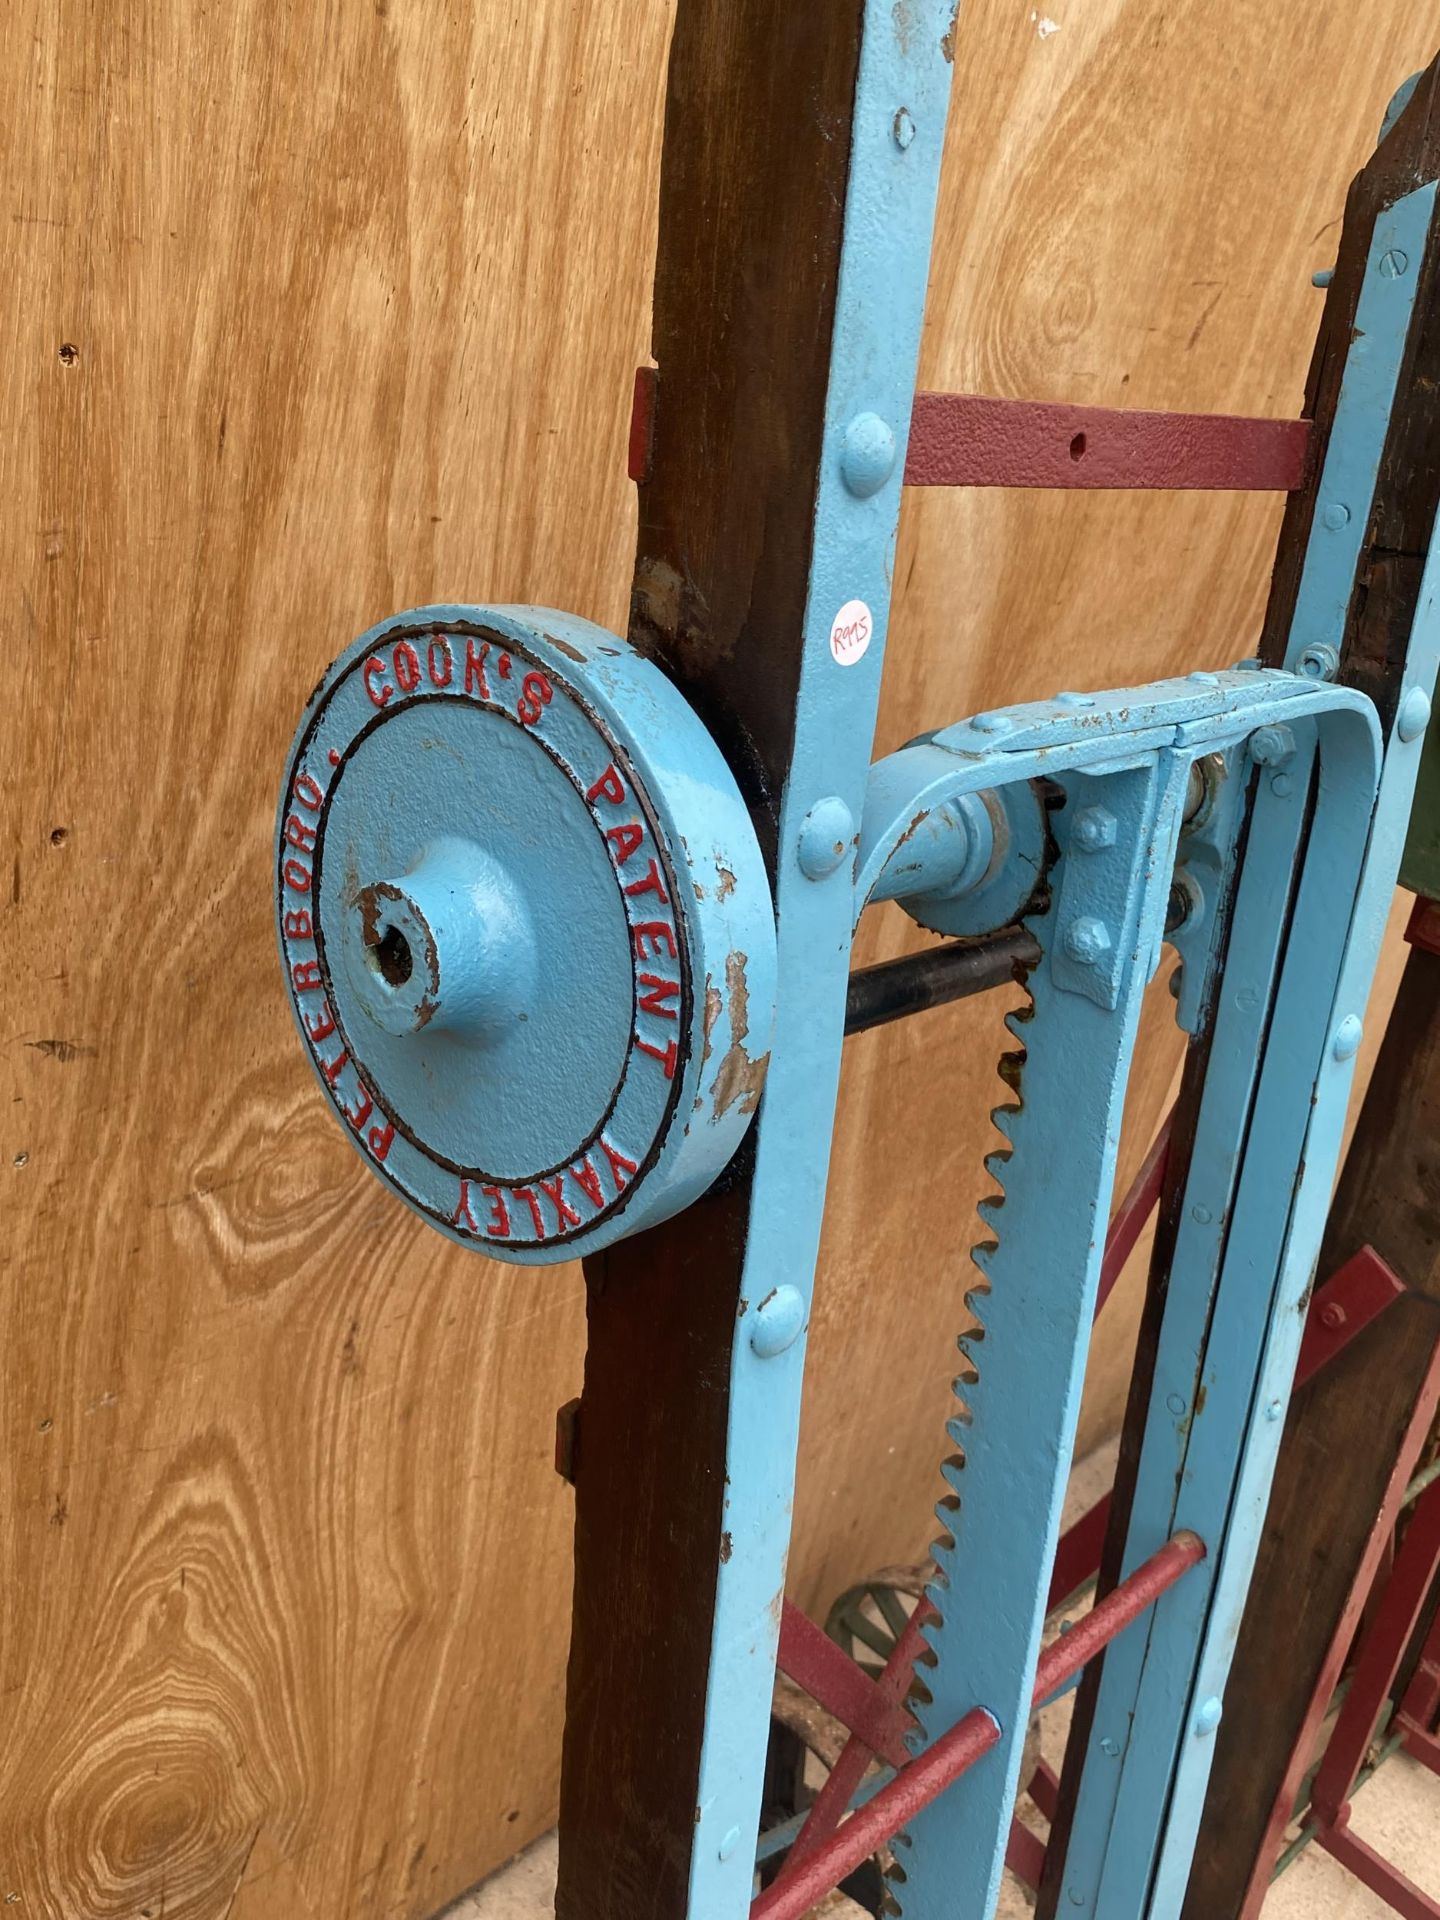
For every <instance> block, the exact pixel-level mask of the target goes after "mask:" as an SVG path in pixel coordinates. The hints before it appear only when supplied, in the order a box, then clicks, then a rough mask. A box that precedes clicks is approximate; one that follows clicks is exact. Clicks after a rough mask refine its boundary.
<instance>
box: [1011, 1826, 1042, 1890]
mask: <svg viewBox="0 0 1440 1920" xmlns="http://www.w3.org/2000/svg"><path fill="white" fill-rule="evenodd" d="M1005 1864H1006V1866H1007V1867H1009V1869H1010V1871H1011V1872H1012V1873H1013V1874H1014V1876H1015V1878H1016V1879H1017V1880H1019V1881H1022V1882H1023V1883H1024V1885H1026V1886H1027V1887H1029V1889H1030V1891H1031V1892H1032V1893H1038V1892H1039V1890H1040V1876H1041V1874H1042V1873H1044V1871H1045V1842H1044V1841H1043V1840H1042V1839H1041V1838H1040V1836H1039V1834H1038V1833H1032V1832H1031V1831H1030V1829H1029V1827H1026V1826H1022V1825H1021V1824H1020V1822H1019V1821H1018V1820H1012V1821H1011V1822H1010V1838H1009V1839H1008V1840H1007V1841H1006V1843H1005Z"/></svg>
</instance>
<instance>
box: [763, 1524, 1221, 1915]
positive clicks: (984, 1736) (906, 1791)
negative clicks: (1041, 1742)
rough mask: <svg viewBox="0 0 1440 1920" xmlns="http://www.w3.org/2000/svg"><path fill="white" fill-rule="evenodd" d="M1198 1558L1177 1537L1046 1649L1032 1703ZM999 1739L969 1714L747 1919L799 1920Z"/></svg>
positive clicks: (1193, 1539)
mask: <svg viewBox="0 0 1440 1920" xmlns="http://www.w3.org/2000/svg"><path fill="white" fill-rule="evenodd" d="M1204 1558H1205V1543H1204V1541H1203V1540H1201V1539H1200V1537H1199V1535H1198V1534H1194V1533H1188V1532H1182V1533H1177V1534H1176V1535H1175V1537H1174V1539H1173V1540H1168V1541H1167V1542H1166V1543H1165V1545H1164V1546H1163V1547H1161V1549H1160V1551H1159V1552H1158V1553H1155V1554H1152V1555H1151V1557H1150V1558H1149V1559H1148V1560H1147V1561H1145V1563H1144V1564H1143V1565H1142V1566H1139V1567H1137V1568H1136V1570H1135V1572H1134V1573H1133V1574H1131V1576H1130V1578H1129V1579H1128V1580H1122V1581H1121V1583H1120V1585H1119V1586H1118V1587H1116V1588H1115V1589H1114V1591H1113V1592H1112V1593H1109V1594H1107V1595H1106V1597H1105V1598H1104V1599H1103V1600H1101V1601H1100V1602H1099V1603H1098V1604H1097V1605H1096V1606H1095V1608H1094V1609H1093V1611H1092V1612H1090V1613H1088V1614H1087V1615H1086V1616H1085V1618H1084V1619H1083V1620H1081V1621H1079V1622H1078V1623H1077V1624H1076V1626H1075V1627H1074V1628H1072V1630H1071V1631H1070V1632H1069V1633H1067V1634H1064V1635H1062V1636H1061V1638H1060V1639H1059V1640H1057V1641H1055V1642H1054V1644H1053V1645H1052V1646H1049V1647H1047V1648H1046V1649H1045V1651H1044V1652H1043V1653H1042V1654H1041V1656H1040V1660H1039V1663H1038V1665H1037V1666H1036V1669H1035V1691H1034V1695H1033V1698H1034V1699H1035V1701H1036V1702H1039V1701H1041V1700H1045V1699H1048V1698H1049V1696H1050V1695H1051V1694H1052V1693H1054V1692H1055V1690H1056V1688H1057V1687H1059V1686H1062V1685H1063V1684H1064V1682H1065V1681H1066V1680H1068V1679H1070V1678H1071V1677H1072V1676H1073V1675H1074V1674H1076V1673H1078V1672H1079V1670H1080V1668H1081V1667H1083V1666H1084V1665H1085V1663H1086V1661H1088V1660H1093V1659H1094V1657H1095V1655H1096V1654H1097V1653H1099V1652H1100V1650H1101V1648H1102V1647H1106V1646H1108V1645H1109V1644H1110V1642H1111V1641H1112V1640H1113V1639H1114V1638H1115V1637H1116V1635H1117V1634H1119V1633H1121V1632H1123V1631H1124V1629H1125V1628H1126V1627H1128V1626H1129V1625H1130V1623H1131V1621H1132V1620H1136V1619H1138V1618H1139V1616H1140V1615H1141V1614H1142V1613H1144V1612H1145V1611H1146V1610H1147V1609H1148V1608H1150V1607H1153V1606H1154V1605H1155V1602H1156V1601H1157V1600H1159V1599H1160V1597H1161V1595H1162V1594H1165V1593H1168V1592H1169V1590H1170V1588H1171V1587H1173V1586H1174V1585H1175V1582H1176V1581H1177V1580H1179V1579H1180V1578H1181V1577H1182V1575H1184V1574H1185V1573H1187V1572H1188V1571H1189V1570H1190V1568H1191V1567H1193V1566H1196V1565H1197V1564H1198V1563H1199V1562H1200V1561H1201V1560H1203V1559H1204ZM999 1737H1000V1729H999V1728H998V1726H997V1725H996V1724H995V1721H994V1720H993V1719H992V1718H991V1716H990V1715H989V1714H988V1713H987V1712H986V1711H985V1709H984V1708H983V1707H975V1708H973V1709H972V1710H971V1711H970V1712H969V1713H967V1714H966V1715H965V1718H964V1719H963V1720H961V1721H959V1722H958V1723H957V1724H956V1725H955V1726H953V1727H951V1728H950V1730H949V1732H948V1733H942V1734H941V1735H940V1737H939V1739H938V1740H936V1741H934V1742H933V1743H932V1744H931V1745H930V1746H928V1747H927V1748H926V1749H925V1751H924V1752H923V1753H921V1754H918V1755H917V1756H916V1757H915V1759H913V1760H911V1761H910V1763H909V1765H908V1766H906V1767H905V1768H904V1769H903V1770H902V1771H901V1772H900V1773H898V1774H897V1775H896V1776H895V1778H894V1779H893V1780H892V1781H891V1782H890V1784H889V1785H888V1786H886V1787H882V1788H881V1789H880V1791H879V1793H877V1794H876V1795H875V1798H874V1799H873V1800H870V1801H868V1802H867V1803H866V1804H865V1805H864V1806H863V1807H860V1808H857V1810H856V1811H855V1812H854V1813H853V1814H851V1816H850V1818H849V1819H848V1820H847V1821H846V1822H845V1824H844V1826H843V1827H841V1828H840V1830H839V1831H838V1832H837V1833H835V1834H832V1836H831V1837H830V1839H828V1840H827V1841H826V1842H825V1844H824V1846H822V1847H819V1848H817V1849H816V1851H815V1852H814V1853H813V1854H811V1856H810V1858H809V1859H808V1860H807V1861H805V1862H804V1864H803V1865H802V1866H800V1867H799V1868H798V1869H797V1870H796V1872H795V1873H793V1874H790V1875H787V1876H786V1877H784V1878H783V1879H780V1880H777V1881H776V1882H775V1884H774V1885H773V1886H771V1887H768V1888H767V1889H766V1891H765V1892H764V1893H762V1894H761V1896H760V1898H759V1899H758V1900H757V1901H756V1902H755V1903H754V1905H753V1906H752V1907H751V1909H750V1920H802V1917H803V1916H804V1915H805V1914H807V1913H809V1911H810V1909H811V1908H812V1907H813V1906H814V1905H815V1904H816V1902H817V1901H819V1900H822V1899H823V1898H824V1897H825V1895H826V1894H827V1893H830V1892H831V1891H832V1890H833V1889H834V1888H835V1887H837V1886H838V1885H839V1883H840V1882H841V1881H842V1880H843V1879H844V1878H845V1876H846V1874H847V1873H850V1872H851V1871H852V1870H853V1869H854V1868H855V1867H857V1866H859V1864H860V1862H861V1861H862V1860H866V1859H868V1858H869V1856H870V1855H871V1854H872V1853H874V1852H875V1850H876V1848H877V1847H880V1846H882V1845H883V1844H884V1843H885V1841H887V1840H889V1839H891V1838H892V1837H893V1836H894V1835H895V1834H897V1833H899V1832H900V1831H901V1829H902V1828H903V1827H905V1826H906V1825H907V1824H908V1822H909V1821H911V1820H912V1819H913V1818H914V1817H915V1815H916V1814H917V1813H919V1812H920V1810H921V1808H922V1807H927V1806H929V1804H930V1802H931V1801H932V1800H936V1799H938V1798H939V1796H940V1795H941V1794H942V1793H943V1792H944V1791H945V1789H946V1788H947V1787H949V1786H951V1785H952V1784H953V1783H954V1782H955V1781H956V1780H958V1779H959V1778H960V1776H961V1774H962V1773H966V1772H968V1771H969V1769H970V1768H971V1767H973V1766H974V1764H975V1762H976V1761H977V1760H979V1759H981V1758H982V1757H983V1756H984V1755H985V1754H986V1753H988V1752H989V1750H990V1748H991V1747H993V1746H994V1744H995V1742H996V1741H997V1740H998V1739H999Z"/></svg>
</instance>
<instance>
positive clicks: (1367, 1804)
mask: <svg viewBox="0 0 1440 1920" xmlns="http://www.w3.org/2000/svg"><path fill="white" fill-rule="evenodd" d="M1113 1474H1114V1454H1113V1450H1111V1449H1104V1450H1102V1452H1101V1453H1100V1454H1099V1455H1092V1456H1091V1457H1090V1459H1088V1460H1086V1461H1085V1462H1084V1463H1083V1464H1082V1465H1081V1466H1080V1467H1079V1468H1077V1469H1076V1472H1075V1474H1074V1476H1073V1479H1072V1481H1071V1489H1070V1499H1069V1501H1068V1502H1067V1509H1068V1511H1067V1518H1068V1517H1070V1516H1071V1515H1073V1514H1075V1513H1080V1512H1084V1511H1085V1509H1086V1508H1087V1507H1089V1506H1090V1505H1091V1504H1092V1502H1093V1501H1094V1500H1095V1499H1097V1498H1098V1497H1099V1495H1100V1494H1101V1493H1102V1492H1103V1491H1104V1490H1105V1488H1106V1487H1107V1486H1108V1485H1109V1484H1110V1481H1111V1479H1112V1478H1113ZM1072 1704H1073V1702H1072V1698H1071V1697H1068V1696H1067V1698H1065V1699H1064V1700H1061V1701H1059V1702H1057V1703H1056V1705H1055V1706H1054V1707H1052V1708H1050V1709H1049V1710H1048V1711H1047V1712H1046V1714H1045V1715H1044V1716H1043V1720H1042V1725H1041V1747H1042V1749H1043V1751H1044V1754H1045V1757H1046V1759H1047V1760H1049V1762H1050V1763H1051V1765H1052V1766H1056V1767H1058V1765H1059V1763H1060V1760H1061V1758H1062V1756H1063V1754H1064V1751H1065V1740H1066V1736H1067V1734H1068V1732H1069V1727H1070V1710H1071V1706H1072ZM1027 1807H1028V1802H1022V1816H1021V1817H1022V1818H1026V1817H1027V1816H1026V1813H1025V1812H1024V1811H1023V1809H1025V1808H1027ZM1030 1812H1031V1814H1033V1809H1030ZM1031 1824H1034V1825H1035V1827H1036V1829H1037V1831H1039V1832H1040V1833H1042V1834H1043V1833H1044V1831H1045V1827H1044V1823H1043V1822H1042V1821H1041V1820H1040V1819H1039V1818H1038V1816H1035V1817H1034V1818H1033V1820H1032V1821H1031ZM1351 1824H1352V1826H1353V1828H1354V1830H1355V1832H1356V1833H1358V1834H1359V1835H1360V1836H1361V1838H1362V1839H1365V1840H1368V1841H1369V1842H1370V1843H1371V1845H1372V1846H1374V1847H1377V1848H1378V1849H1379V1851H1380V1852H1381V1853H1382V1854H1384V1855H1385V1857H1386V1858H1387V1859H1389V1860H1391V1861H1393V1862H1394V1863H1395V1865H1396V1866H1398V1867H1399V1868H1400V1869H1401V1870H1402V1871H1403V1872H1405V1873H1408V1874H1409V1875H1410V1877H1411V1879H1412V1880H1414V1881H1415V1882H1416V1883H1417V1885H1419V1886H1421V1887H1423V1888H1425V1889H1426V1891H1427V1892H1431V1893H1433V1894H1435V1895H1436V1896H1437V1897H1440V1779H1437V1778H1436V1777H1435V1775H1434V1774H1432V1773H1430V1772H1428V1771H1427V1770H1426V1769H1425V1768H1424V1767H1422V1766H1420V1765H1419V1764H1418V1763H1417V1762H1416V1761H1414V1760H1411V1759H1409V1758H1408V1756H1406V1755H1404V1754H1396V1755H1395V1756H1394V1757H1393V1758H1392V1759H1390V1760H1388V1761H1387V1762H1386V1764H1385V1766H1384V1767H1383V1768H1382V1769H1381V1771H1380V1772H1379V1773H1378V1774H1377V1775H1376V1776H1375V1778H1374V1779H1373V1780H1371V1781H1370V1782H1368V1784H1367V1785H1366V1786H1365V1787H1363V1788H1362V1789H1361V1790H1360V1792H1359V1793H1358V1794H1357V1795H1356V1796H1355V1801H1354V1813H1353V1815H1352V1818H1351ZM554 1899H555V1836H554V1835H553V1834H547V1835H546V1836H545V1837H544V1838H543V1839H541V1840H538V1841H536V1843H535V1845H534V1846H532V1847H530V1848H529V1849H528V1850H527V1851H526V1852H525V1853H523V1854H521V1855H520V1856H519V1857H518V1858H517V1859H516V1860H514V1861H512V1862H511V1864H510V1865H509V1866H507V1867H504V1868H502V1870H501V1871H500V1872H499V1873H497V1874H495V1875H494V1876H493V1877H492V1878H491V1879H489V1880H487V1881H486V1882H485V1884H484V1885H483V1886H481V1887H477V1888H476V1889H475V1891H474V1892H473V1893H470V1894H468V1895H467V1896H466V1897H465V1898H464V1899H463V1900H461V1901H459V1902H458V1904H457V1905H455V1906H453V1907H452V1908H450V1910H449V1912H448V1913H447V1914H445V1915H444V1916H442V1920H549V1917H550V1916H551V1915H552V1914H553V1911H554ZM1031 1913H1032V1909H1031V1907H1030V1905H1029V1903H1028V1901H1027V1899H1026V1897H1025V1894H1024V1892H1023V1890H1022V1889H1021V1887H1020V1885H1019V1883H1018V1882H1016V1881H1014V1880H1013V1879H1012V1878H1011V1876H1010V1874H1009V1873H1008V1871H1007V1873H1006V1875H1005V1884H1004V1887H1003V1889H1002V1892H1001V1897H1000V1905H999V1907H998V1909H997V1920H1030V1916H1031ZM822 1915H823V1916H824V1920H866V1916H865V1915H864V1914H863V1913H862V1910H861V1909H860V1908H859V1907H857V1906H855V1905H853V1904H852V1902H850V1901H848V1900H843V1899H841V1898H840V1897H839V1896H838V1895H835V1896H832V1898H831V1899H830V1900H829V1901H828V1902H826V1904H825V1905H824V1906H823V1907H821V1908H818V1909H817V1910H816V1912H815V1914H814V1915H813V1916H812V1920H821V1916H822ZM1265 1920H1394V1915H1393V1911H1392V1909H1391V1908H1389V1907H1387V1906H1386V1905H1385V1904H1384V1903H1383V1902H1382V1901H1381V1900H1380V1899H1379V1898H1378V1897H1377V1896H1376V1895H1375V1894H1373V1893H1370V1892H1368V1891H1367V1890H1366V1888H1364V1887H1362V1886H1361V1885H1360V1884H1359V1882H1358V1881H1356V1880H1353V1879H1351V1877H1350V1875H1349V1874H1348V1873H1346V1872H1345V1870H1344V1868H1343V1867H1340V1866H1338V1865H1337V1864H1336V1863H1335V1861H1333V1860H1332V1859H1330V1857H1329V1856H1328V1854H1325V1853H1322V1852H1321V1850H1320V1849H1319V1848H1318V1847H1316V1846H1311V1847H1308V1848H1307V1849H1306V1850H1305V1852H1304V1853H1302V1854H1301V1855H1300V1857H1299V1858H1298V1859H1297V1860H1296V1861H1295V1862H1294V1864H1293V1865H1292V1866H1291V1867H1289V1868H1288V1869H1287V1870H1286V1872H1285V1873H1284V1874H1283V1875H1282V1876H1281V1878H1280V1879H1279V1880H1278V1881H1277V1882H1276V1883H1275V1885H1274V1887H1273V1888H1272V1889H1271V1892H1270V1896H1269V1898H1268V1899H1267V1900H1266V1902H1265Z"/></svg>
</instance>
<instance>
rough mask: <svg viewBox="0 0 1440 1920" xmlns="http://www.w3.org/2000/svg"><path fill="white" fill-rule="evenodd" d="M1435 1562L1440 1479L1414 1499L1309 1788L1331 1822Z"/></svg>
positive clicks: (1321, 1815) (1316, 1808)
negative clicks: (1393, 1560) (1343, 1697)
mask: <svg viewBox="0 0 1440 1920" xmlns="http://www.w3.org/2000/svg"><path fill="white" fill-rule="evenodd" d="M1437 1566H1440V1480H1437V1481H1435V1482H1434V1483H1433V1484H1432V1485H1431V1486H1429V1487H1427V1488H1426V1490H1425V1492H1424V1493H1422V1494H1421V1496H1420V1498H1419V1500H1417V1501H1416V1503H1415V1510H1414V1512H1413V1513H1412V1514H1411V1516H1410V1524H1409V1526H1408V1527H1407V1528H1406V1529H1405V1539H1404V1543H1403V1544H1402V1546H1401V1548H1400V1552H1399V1554H1398V1556H1397V1558H1396V1561H1395V1571H1394V1572H1393V1573H1392V1574H1391V1576H1390V1578H1389V1580H1388V1581H1387V1582H1386V1585H1385V1591H1384V1594H1383V1595H1382V1596H1381V1600H1380V1604H1379V1607H1378V1608H1377V1609H1376V1613H1375V1618H1374V1621H1373V1622H1372V1624H1371V1627H1370V1630H1369V1632H1368V1633H1367V1634H1366V1635H1365V1638H1364V1641H1363V1643H1362V1645H1361V1648H1360V1654H1359V1657H1358V1659H1357V1660H1356V1662H1355V1665H1354V1668H1353V1670H1352V1672H1351V1675H1350V1686H1349V1689H1348V1691H1347V1692H1346V1695H1345V1704H1344V1705H1343V1706H1342V1707H1341V1709H1340V1717H1339V1719H1338V1720H1337V1721H1336V1722H1335V1730H1334V1732H1333V1733H1332V1734H1331V1735H1330V1740H1329V1744H1328V1745H1327V1746H1326V1748H1325V1757H1324V1759H1323V1760H1322V1761H1321V1762H1320V1765H1319V1768H1318V1769H1317V1771H1316V1774H1315V1780H1314V1783H1313V1785H1312V1786H1311V1789H1310V1806H1311V1810H1312V1812H1313V1814H1314V1815H1315V1817H1316V1818H1317V1819H1319V1820H1321V1821H1322V1822H1324V1824H1325V1825H1327V1826H1338V1825H1340V1824H1341V1822H1342V1820H1343V1817H1344V1812H1345V1805H1346V1802H1347V1801H1348V1800H1349V1798H1350V1789H1351V1788H1352V1787H1353V1786H1354V1784H1355V1776H1356V1775H1357V1774H1358V1773H1359V1771H1360V1769H1361V1767H1362V1766H1363V1765H1364V1763H1365V1751H1366V1748H1367V1747H1368V1746H1369V1745H1370V1736H1371V1735H1372V1734H1373V1733H1374V1731H1375V1727H1376V1723H1377V1722H1378V1720H1379V1718H1380V1715H1381V1713H1382V1712H1383V1711H1384V1708H1385V1702H1386V1700H1387V1699H1388V1698H1389V1696H1390V1688H1391V1686H1392V1684H1393V1683H1394V1679H1395V1675H1396V1673H1397V1671H1398V1670H1399V1666H1400V1662H1401V1661H1402V1660H1403V1659H1404V1658H1405V1649H1406V1647H1407V1646H1408V1645H1409V1644H1410V1641H1411V1639H1412V1637H1413V1635H1414V1633H1415V1628H1416V1626H1417V1625H1418V1624H1419V1620H1420V1615H1421V1610H1422V1609H1423V1607H1424V1605H1425V1601H1426V1599H1427V1597H1428V1595H1429V1593H1430V1589H1431V1587H1432V1586H1433V1584H1434V1581H1435V1569H1436V1567H1437Z"/></svg>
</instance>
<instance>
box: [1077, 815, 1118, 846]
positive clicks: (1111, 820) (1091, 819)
mask: <svg viewBox="0 0 1440 1920" xmlns="http://www.w3.org/2000/svg"><path fill="white" fill-rule="evenodd" d="M1117 831H1118V826H1117V823H1116V819H1115V816H1114V814H1113V813H1111V811H1110V809H1109V808H1108V807H1085V808H1083V809H1082V811H1081V812H1079V813H1077V814H1076V816H1075V844H1076V846H1077V847H1083V848H1084V850H1085V852H1086V853H1098V852H1099V851H1100V849H1101V848H1102V847H1113V846H1114V844H1115V835H1116V833H1117Z"/></svg>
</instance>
